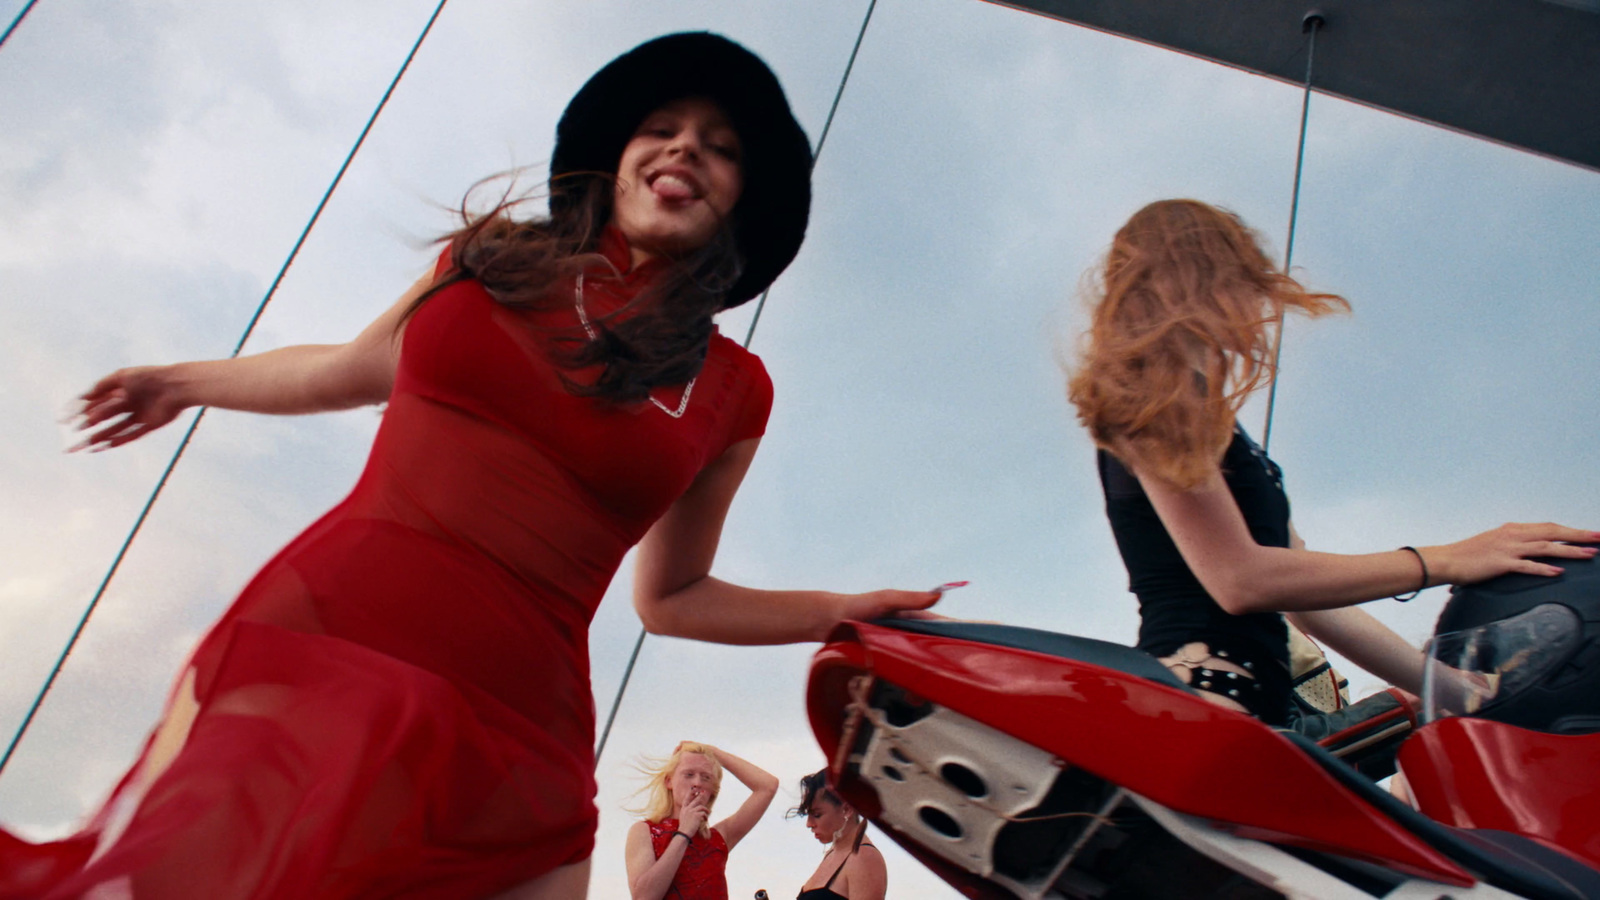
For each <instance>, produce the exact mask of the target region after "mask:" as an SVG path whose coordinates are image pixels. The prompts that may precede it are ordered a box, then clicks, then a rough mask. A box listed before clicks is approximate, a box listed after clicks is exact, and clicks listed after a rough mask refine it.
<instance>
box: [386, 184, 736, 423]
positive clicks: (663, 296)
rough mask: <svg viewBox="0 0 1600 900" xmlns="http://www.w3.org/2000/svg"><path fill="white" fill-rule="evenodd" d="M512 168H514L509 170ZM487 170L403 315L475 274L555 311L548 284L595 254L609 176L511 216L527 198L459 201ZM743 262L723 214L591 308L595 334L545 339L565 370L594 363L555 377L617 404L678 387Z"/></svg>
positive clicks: (498, 294)
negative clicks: (604, 307) (716, 224)
mask: <svg viewBox="0 0 1600 900" xmlns="http://www.w3.org/2000/svg"><path fill="white" fill-rule="evenodd" d="M511 174H512V175H514V174H515V173H511ZM494 180H495V177H491V178H489V179H485V180H484V181H482V182H479V183H478V185H475V186H474V188H473V190H471V191H468V193H467V197H466V199H463V201H462V206H461V210H460V215H461V220H462V225H461V227H460V228H459V229H457V230H455V231H453V232H451V233H450V234H448V235H446V236H445V238H444V239H445V240H447V241H448V242H449V246H450V249H449V253H450V262H451V269H452V271H451V272H450V274H449V275H447V276H446V277H444V278H441V279H440V280H439V281H437V282H436V283H435V284H434V285H433V287H431V288H430V289H429V290H428V291H427V293H425V294H423V295H422V297H420V298H418V300H417V302H416V303H414V304H412V306H411V308H410V309H409V310H407V311H406V318H408V319H409V318H410V317H411V316H412V315H413V314H415V313H416V311H417V310H418V309H420V308H421V307H422V305H423V304H424V303H426V302H427V301H428V300H429V299H430V298H432V296H433V295H434V294H436V293H438V292H439V291H440V290H442V289H443V288H445V287H447V286H449V285H451V284H454V283H455V282H457V281H461V280H464V279H468V278H471V279H476V280H477V281H478V282H480V283H481V284H482V285H483V287H484V289H485V290H486V291H488V293H489V296H490V297H492V298H494V300H495V302H497V303H499V304H501V305H502V306H507V307H511V308H513V309H535V310H543V309H554V308H559V307H563V306H567V305H570V304H571V303H572V300H571V297H570V296H568V295H567V294H565V293H561V292H560V291H557V290H556V288H557V286H558V285H559V284H560V283H561V282H562V280H563V279H566V278H571V277H573V276H575V275H576V274H577V273H578V272H579V271H581V270H582V269H584V268H585V267H586V266H592V265H594V264H595V263H596V262H597V261H600V262H603V261H604V257H601V256H599V255H598V251H599V245H600V234H601V232H602V230H603V229H604V227H605V225H606V223H607V222H608V221H609V220H610V218H611V199H612V188H613V185H614V184H615V176H614V175H612V174H610V173H603V172H582V173H573V174H571V175H568V176H566V177H565V178H564V179H563V181H565V182H567V184H566V185H565V190H567V191H569V192H571V194H572V195H574V196H576V197H577V198H578V199H577V201H576V202H569V203H567V204H562V205H558V206H557V207H556V209H555V211H554V214H553V215H551V216H549V217H539V218H533V219H527V220H518V219H516V218H514V216H513V213H514V211H515V210H516V208H517V207H518V206H520V205H521V204H522V203H524V202H526V201H527V200H528V199H529V198H527V197H513V196H511V192H510V189H509V188H508V189H507V191H506V193H504V194H502V195H501V197H500V200H499V202H498V203H496V204H495V206H494V208H492V209H491V210H490V211H489V212H487V213H483V214H475V213H472V212H470V211H469V209H468V207H469V204H470V200H471V198H472V196H473V194H474V193H475V192H476V191H477V190H478V189H479V188H481V187H483V186H484V185H485V184H487V183H489V182H491V181H494ZM742 269H743V260H742V258H741V256H740V254H739V251H738V248H737V247H736V246H735V244H734V240H733V234H732V231H731V229H730V227H729V223H728V222H726V221H725V222H724V223H723V225H722V227H721V228H719V229H718V232H717V233H716V234H715V235H714V236H713V237H712V239H711V240H710V241H709V242H708V243H707V244H706V245H705V246H703V247H700V248H698V249H696V250H693V251H691V252H689V253H688V254H686V255H685V256H683V257H681V258H678V259H675V260H672V262H671V265H670V266H669V267H668V269H667V270H666V271H665V272H663V273H662V275H661V276H660V277H659V278H657V279H655V280H654V281H653V282H652V283H651V284H650V285H649V286H648V287H646V288H645V289H644V290H643V291H641V292H640V293H639V295H638V296H636V297H634V298H633V299H632V300H631V301H629V302H628V303H627V305H626V306H624V307H623V308H622V309H620V310H617V311H616V312H614V313H611V314H607V315H600V316H596V317H595V318H594V320H593V322H592V327H593V328H594V330H595V338H594V339H593V340H590V339H589V337H588V335H587V334H585V333H583V332H581V331H580V330H578V329H577V328H576V327H574V328H573V329H572V330H571V332H570V333H567V334H556V335H553V336H552V337H553V338H554V341H553V348H554V358H555V361H556V363H557V364H558V365H559V366H560V367H561V368H562V369H564V370H568V371H571V370H575V369H581V368H584V367H587V366H599V367H600V375H599V377H598V378H597V379H596V380H595V381H594V382H593V383H592V384H580V383H577V382H575V381H573V380H572V379H564V380H565V382H566V387H567V390H568V391H569V392H571V393H572V394H574V395H577V396H587V397H598V398H601V399H604V400H608V401H612V402H616V403H629V402H637V401H641V400H645V399H647V398H648V397H649V392H650V389H651V388H655V387H662V386H666V385H680V384H684V383H686V382H687V381H688V380H689V379H691V378H693V377H695V376H696V375H698V374H699V372H700V368H701V366H702V365H703V364H704V363H705V359H706V353H707V351H708V350H709V348H710V345H711V336H712V334H713V326H712V317H713V316H714V315H715V314H716V313H717V311H718V310H720V309H721V308H722V306H723V298H724V297H725V296H726V294H727V291H728V289H729V287H730V286H731V285H733V284H734V283H735V282H736V281H737V280H738V278H739V276H740V273H741V271H742Z"/></svg>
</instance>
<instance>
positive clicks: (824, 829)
mask: <svg viewBox="0 0 1600 900" xmlns="http://www.w3.org/2000/svg"><path fill="white" fill-rule="evenodd" d="M790 815H794V816H805V819H806V827H807V828H809V829H811V834H812V835H813V836H814V837H816V839H817V840H818V841H819V842H821V843H822V844H824V845H826V846H827V848H828V852H827V853H825V854H823V857H822V862H820V863H818V864H817V870H816V871H815V872H812V873H811V877H810V878H807V879H806V883H805V886H804V887H802V888H801V889H800V894H799V896H798V898H797V900H883V896H884V894H885V893H887V892H888V890H889V869H888V867H887V866H886V865H884V862H883V854H882V853H879V852H878V848H877V847H874V846H873V845H872V842H871V841H869V840H867V838H866V835H867V820H866V819H863V818H862V817H861V814H860V813H858V812H856V811H855V809H854V808H853V807H852V806H850V804H849V803H846V802H845V801H844V798H842V797H840V796H839V795H838V794H836V793H834V792H833V789H832V788H830V787H828V771H827V770H826V769H824V770H822V771H820V772H815V773H813V774H811V775H807V776H806V777H804V778H802V779H800V805H799V806H797V807H795V808H794V809H793V810H790Z"/></svg>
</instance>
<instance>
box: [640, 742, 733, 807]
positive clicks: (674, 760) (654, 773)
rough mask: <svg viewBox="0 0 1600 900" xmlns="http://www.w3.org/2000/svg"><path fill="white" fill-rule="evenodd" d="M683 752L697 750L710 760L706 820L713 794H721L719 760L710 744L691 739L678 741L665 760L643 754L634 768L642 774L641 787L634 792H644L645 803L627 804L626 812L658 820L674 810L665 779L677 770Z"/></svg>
mask: <svg viewBox="0 0 1600 900" xmlns="http://www.w3.org/2000/svg"><path fill="white" fill-rule="evenodd" d="M685 753H698V754H700V755H701V756H704V757H705V758H706V759H709V760H711V771H712V774H713V776H714V777H713V782H712V788H711V802H710V803H708V804H707V805H706V812H707V813H708V815H707V816H706V821H707V822H709V821H710V820H711V817H710V815H709V813H710V811H711V807H712V806H715V805H716V802H717V797H718V796H720V795H721V794H722V762H721V761H720V760H718V759H717V754H716V753H715V752H714V751H713V750H712V748H711V745H710V744H697V743H695V742H693V741H681V742H680V743H679V744H678V746H677V747H675V748H674V749H673V751H672V755H671V756H668V757H667V758H666V759H654V758H651V757H646V758H645V760H644V762H642V763H639V764H637V765H636V766H635V767H636V768H637V769H638V770H639V771H640V772H642V773H643V774H644V776H645V784H644V787H641V788H639V790H637V791H635V792H634V794H635V795H636V796H637V795H638V794H644V795H645V802H644V804H643V805H642V806H639V807H628V812H631V813H633V814H634V815H636V816H641V817H643V818H644V820H645V821H646V822H660V821H661V820H663V819H669V818H671V817H672V814H673V813H674V812H676V811H677V807H675V806H674V805H673V803H672V791H671V790H669V789H668V788H667V782H668V781H669V780H671V779H672V776H673V774H674V773H676V772H677V771H678V765H679V763H681V762H682V761H683V755H684V754H685Z"/></svg>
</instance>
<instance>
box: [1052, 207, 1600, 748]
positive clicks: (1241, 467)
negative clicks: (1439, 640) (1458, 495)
mask: <svg viewBox="0 0 1600 900" xmlns="http://www.w3.org/2000/svg"><path fill="white" fill-rule="evenodd" d="M1098 275H1099V278H1098V281H1097V284H1096V287H1095V289H1094V296H1093V297H1092V299H1093V301H1094V308H1093V312H1092V324H1091V328H1090V331H1089V333H1088V334H1087V336H1086V341H1085V344H1084V348H1083V354H1082V359H1081V360H1080V362H1079V365H1078V367H1077V370H1076V372H1075V373H1074V374H1073V376H1072V378H1071V383H1070V385H1069V394H1070V396H1071V399H1072V402H1073V403H1074V404H1075V405H1076V406H1077V409H1078V416H1079V418H1080V419H1081V420H1082V422H1083V423H1084V425H1085V426H1086V427H1087V428H1088V429H1089V433H1090V435H1091V436H1092V437H1093V438H1094V442H1095V444H1096V446H1097V447H1098V448H1099V467H1100V478H1101V483H1102V485H1103V487H1104V490H1105V496H1106V512H1107V515H1108V516H1109V518H1110V520H1111V528H1112V532H1113V533H1114V535H1115V536H1116V540H1117V546H1118V548H1119V550H1120V551H1121V553H1122V558H1123V561H1124V563H1125V564H1126V565H1127V568H1128V574H1129V581H1130V586H1131V589H1132V590H1133V592H1134V593H1135V594H1136V595H1137V596H1138V598H1139V607H1140V620H1141V621H1140V627H1139V646H1140V648H1141V649H1144V650H1146V651H1148V652H1150V653H1152V654H1154V655H1155V656H1157V657H1159V658H1161V661H1162V662H1163V663H1165V664H1166V665H1167V667H1168V668H1169V669H1171V670H1172V671H1173V672H1174V673H1175V674H1176V675H1177V676H1178V677H1179V678H1180V679H1182V680H1183V681H1185V682H1187V683H1188V684H1189V685H1190V686H1191V687H1193V688H1196V689H1198V690H1199V691H1201V692H1202V696H1204V697H1205V698H1206V699H1207V700H1210V701H1213V702H1215V703H1218V704H1220V705H1222V706H1226V707H1229V708H1232V709H1237V710H1241V711H1245V712H1249V713H1251V714H1253V715H1255V716H1257V717H1259V718H1261V719H1263V720H1265V721H1267V722H1270V723H1273V724H1283V723H1284V721H1285V719H1286V718H1287V717H1288V715H1289V710H1290V696H1289V690H1290V686H1289V677H1288V657H1289V653H1288V646H1289V641H1288V634H1287V631H1286V626H1285V622H1284V614H1287V615H1288V617H1289V618H1290V619H1292V620H1293V621H1294V623H1295V624H1296V625H1297V626H1299V627H1300V628H1301V629H1303V630H1304V631H1306V632H1308V633H1309V634H1311V635H1312V636H1314V637H1317V638H1320V639H1322V640H1323V641H1324V642H1326V643H1327V644H1328V645H1329V646H1331V647H1333V648H1334V649H1335V650H1338V651H1339V652H1340V653H1342V654H1344V655H1345V656H1347V657H1349V658H1350V659H1351V661H1353V662H1355V663H1356V664H1357V665H1359V666H1361V667H1362V668H1365V669H1367V670H1368V671H1370V672H1372V673H1373V674H1375V675H1377V676H1379V677H1380V678H1383V679H1385V680H1387V681H1388V682H1390V683H1391V684H1394V685H1397V686H1399V687H1401V688H1404V689H1405V690H1408V691H1411V692H1413V693H1415V692H1417V691H1418V690H1419V689H1420V682H1421V679H1422V668H1423V656H1422V653H1421V651H1419V650H1418V649H1417V648H1416V647H1413V646H1411V645H1410V644H1408V643H1407V642H1406V641H1405V640H1404V639H1402V638H1401V637H1399V636H1398V635H1396V634H1395V633H1394V632H1393V631H1391V630H1389V629H1388V628H1387V627H1385V626H1383V625H1382V624H1381V623H1379V622H1378V621H1377V620H1376V619H1374V618H1373V617H1372V616H1370V615H1368V614H1367V613H1366V612H1364V611H1362V610H1360V609H1358V608H1356V606H1357V604H1360V603H1364V602H1366V601H1369V600H1376V599H1379V598H1383V597H1390V596H1396V595H1400V596H1399V599H1408V598H1409V597H1408V595H1409V594H1411V593H1414V592H1415V591H1417V590H1419V589H1421V588H1425V587H1428V586H1430V585H1434V584H1462V583H1468V582H1473V581H1480V580H1483V579H1486V578H1492V577H1494V576H1496V575H1500V574H1503V573H1507V572H1525V573H1530V574H1535V575H1554V574H1557V573H1559V572H1560V569H1559V568H1558V567H1556V566H1552V565H1549V564H1546V563H1540V562H1534V561H1532V560H1531V559H1530V557H1535V556H1545V557H1551V556H1554V557H1565V558H1572V559H1582V558H1586V557H1589V556H1592V555H1593V554H1594V552H1595V551H1594V550H1593V549H1592V548H1584V547H1575V546H1571V545H1570V544H1567V543H1562V542H1567V541H1594V540H1596V539H1600V533H1596V532H1593V531H1581V530H1579V529H1575V528H1567V527H1564V526H1560V525H1554V524H1548V523H1546V524H1538V525H1530V524H1508V525H1503V526H1501V527H1499V528H1496V529H1494V530H1492V531H1488V532H1484V533H1483V534H1479V535H1476V536H1474V537H1470V538H1467V539H1466V540H1463V541H1458V542H1456V543H1453V544H1442V545H1438V546H1432V547H1402V548H1400V549H1398V550H1388V551H1384V552H1380V553H1368V554H1335V553H1316V552H1312V551H1309V550H1306V549H1305V547H1304V544H1303V543H1302V542H1301V541H1300V539H1299V536H1298V535H1296V534H1295V531H1294V528H1293V526H1292V525H1291V524H1290V521H1289V501H1288V496H1287V495H1286V494H1285V493H1284V488H1283V475H1282V472H1281V471H1280V470H1279V468H1278V466H1277V465H1276V464H1275V463H1274V462H1273V461H1272V460H1271V459H1268V458H1267V456H1266V454H1265V453H1264V452H1263V451H1262V449H1261V448H1260V447H1259V446H1257V445H1256V444H1255V442H1253V441H1252V440H1251V439H1250V437H1249V436H1248V435H1246V434H1245V432H1244V430H1243V429H1242V428H1240V427H1239V424H1238V423H1237V421H1235V416H1236V415H1237V413H1238V411H1239V408H1240V406H1241V405H1243V403H1244V401H1245V399H1246V398H1247V397H1248V396H1249V394H1250V393H1251V392H1252V391H1253V390H1255V389H1256V388H1257V387H1259V386H1260V385H1262V384H1263V383H1264V382H1265V381H1266V379H1267V378H1268V377H1269V376H1270V374H1271V371H1272V368H1271V365H1272V364H1271V360H1270V358H1269V352H1268V348H1269V339H1270V336H1271V333H1272V331H1271V330H1272V328H1273V327H1274V326H1275V325H1276V324H1277V323H1278V322H1279V321H1281V319H1282V317H1283V314H1284V313H1285V311H1286V310H1290V309H1294V310H1299V311H1301V312H1304V313H1307V314H1309V315H1313V316H1315V315H1322V314H1325V313H1328V312H1332V311H1334V310H1336V309H1345V308H1348V304H1346V303H1345V301H1344V300H1343V299H1342V298H1340V297H1337V296H1334V295H1331V294H1316V293H1311V292H1308V291H1307V290H1305V288H1303V287H1302V286H1301V285H1300V284H1299V283H1298V282H1296V281H1295V280H1294V279H1292V278H1290V277H1289V276H1287V275H1285V274H1283V273H1282V272H1279V271H1278V270H1277V269H1276V268H1275V267H1274V266H1273V265H1272V263H1271V261H1270V260H1268V259H1267V256H1266V254H1265V253H1264V252H1263V251H1262V249H1261V245H1260V241H1259V240H1258V239H1257V237H1256V235H1255V234H1254V233H1253V232H1252V231H1251V230H1250V229H1249V228H1247V227H1246V226H1245V225H1244V223H1243V222H1241V221H1240V220H1239V219H1238V217H1237V216H1235V215H1233V214H1232V213H1229V212H1227V211H1225V210H1221V209H1217V208H1216V207H1212V206H1208V205H1206V204H1204V203H1200V202H1197V201H1193V200H1163V201H1160V202H1157V203H1152V204H1150V205H1149V206H1147V207H1145V208H1144V209H1141V210H1140V211H1139V212H1137V213H1135V214H1134V216H1133V217H1132V218H1131V219H1129V220H1128V223H1127V224H1126V225H1124V226H1123V227H1122V228H1121V230H1119V231H1118V232H1117V235H1116V238H1115V240H1114V241H1113V242H1112V245H1111V249H1110V251H1109V252H1108V253H1107V255H1106V259H1105V262H1104V264H1103V267H1102V269H1101V270H1100V272H1099V273H1098Z"/></svg>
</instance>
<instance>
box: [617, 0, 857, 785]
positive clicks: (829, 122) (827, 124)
mask: <svg viewBox="0 0 1600 900" xmlns="http://www.w3.org/2000/svg"><path fill="white" fill-rule="evenodd" d="M877 8H878V0H872V2H870V3H868V4H867V14H866V16H864V17H863V18H862V19H861V30H860V31H858V32H856V44H855V46H854V47H852V48H850V60H849V62H846V63H845V64H844V74H843V75H842V76H840V78H839V87H838V89H837V90H835V91H834V92H833V105H832V106H830V107H828V118H827V119H826V120H824V121H823V123H822V134H821V135H820V136H819V137H818V138H817V149H816V150H815V151H813V152H812V154H811V169H812V171H815V170H816V168H817V160H818V159H820V158H821V157H822V145H823V144H825V143H827V141H828V131H829V129H831V128H833V116H834V113H837V112H838V111H839V100H840V98H842V97H843V96H844V86H845V85H846V84H849V83H850V72H851V70H853V69H854V68H855V67H856V55H857V54H858V53H860V52H861V40H862V38H865V37H866V36H867V25H868V24H870V23H871V22H872V11H873V10H874V9H877ZM770 293H772V287H771V286H770V285H768V287H767V289H766V290H764V291H762V292H761V299H759V300H757V301H756V314H755V315H754V316H752V317H751V318H750V330H749V331H747V332H745V335H744V347H745V349H746V350H748V349H750V340H751V338H753V337H755V334H756V323H757V322H759V321H761V310H762V309H763V308H765V307H766V305H767V295H768V294H770ZM645 634H646V632H645V630H644V629H643V628H640V629H639V637H638V638H637V639H636V640H634V642H633V655H632V656H629V657H628V668H627V670H626V671H624V672H623V673H622V684H620V685H618V686H617V696H616V699H614V700H612V701H611V713H610V714H609V715H607V716H606V727H605V730H603V731H601V732H600V742H599V743H598V744H596V745H595V750H594V764H595V766H596V767H598V766H599V765H600V754H601V753H604V752H605V749H606V740H607V739H608V738H610V737H611V723H613V722H615V721H616V720H617V710H618V708H620V707H621V706H622V695H623V693H624V692H626V691H627V690H628V680H629V679H630V678H632V677H633V664H634V662H635V661H637V660H638V659H639V649H640V648H641V647H643V646H644V637H645Z"/></svg>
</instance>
